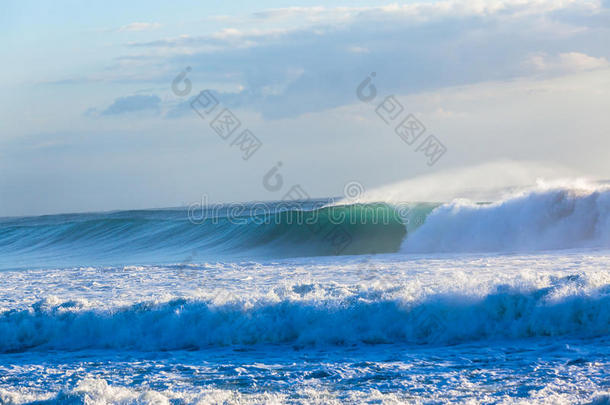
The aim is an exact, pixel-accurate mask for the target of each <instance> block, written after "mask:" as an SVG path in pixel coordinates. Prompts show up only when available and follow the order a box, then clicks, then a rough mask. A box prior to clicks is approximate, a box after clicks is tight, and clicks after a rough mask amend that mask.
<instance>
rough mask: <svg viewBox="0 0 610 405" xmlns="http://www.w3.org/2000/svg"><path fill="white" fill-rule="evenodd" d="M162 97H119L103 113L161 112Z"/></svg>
mask: <svg viewBox="0 0 610 405" xmlns="http://www.w3.org/2000/svg"><path fill="white" fill-rule="evenodd" d="M160 104H161V99H160V98H159V97H158V96H156V95H154V94H153V95H135V96H127V97H119V98H117V99H116V100H114V102H113V103H112V104H111V105H109V106H108V108H106V109H105V110H104V111H102V113H101V115H118V114H125V113H134V112H152V113H159V110H160Z"/></svg>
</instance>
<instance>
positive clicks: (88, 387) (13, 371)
mask: <svg viewBox="0 0 610 405" xmlns="http://www.w3.org/2000/svg"><path fill="white" fill-rule="evenodd" d="M271 207H272V209H271V211H270V212H269V213H267V214H266V216H264V218H262V219H261V216H260V215H259V214H258V213H257V212H258V211H257V212H254V210H248V209H246V210H244V211H241V212H240V213H239V219H240V220H239V221H236V220H235V218H231V217H230V212H229V211H228V210H223V209H220V210H216V211H215V213H214V215H215V216H214V217H211V216H210V215H209V214H210V213H209V212H204V213H203V214H204V215H202V216H201V218H199V219H198V220H197V221H193V218H192V215H191V218H190V219H189V213H190V214H192V212H191V211H192V210H189V209H167V210H150V211H123V212H111V213H99V214H70V215H52V216H43V217H29V218H4V219H0V268H1V269H2V271H0V278H1V282H2V289H0V313H1V314H0V403H3V404H4V403H6V404H24V403H36V404H47V403H48V404H52V403H70V404H75V403H76V404H79V403H87V404H94V403H95V404H104V403H121V404H148V403H151V404H152V403H154V404H170V403H171V404H191V403H198V404H216V403H223V404H239V403H291V404H296V403H299V404H300V403H303V404H309V403H320V404H327V403H507V404H513V403H519V404H520V403H548V404H557V403H565V404H571V403H586V404H608V403H610V377H609V375H610V357H609V356H610V346H609V343H610V190H609V189H608V188H607V187H605V186H601V185H596V186H586V187H584V186H583V187H581V186H574V185H555V186H538V187H534V188H528V189H522V190H521V191H519V192H516V193H512V194H511V195H510V196H507V197H505V198H503V199H501V200H497V201H481V200H474V201H470V200H463V199H462V200H453V201H451V202H447V203H441V202H438V201H432V200H430V202H414V200H410V201H406V202H405V201H402V202H400V204H399V203H397V202H396V201H395V200H394V201H389V200H388V201H384V200H383V199H375V200H374V201H364V200H362V201H347V202H345V201H344V202H342V203H339V204H337V203H332V202H330V201H321V203H320V201H305V202H300V203H299V205H298V206H295V207H291V208H290V209H288V210H285V209H280V208H278V207H279V205H273V204H272V205H271ZM274 207H275V208H274ZM221 208H222V207H221ZM225 208H226V207H225ZM299 215H305V217H307V216H310V217H311V216H312V215H315V219H316V221H315V224H314V225H315V226H313V227H312V225H311V224H307V223H305V222H300V221H299V220H298V219H299ZM378 215H384V216H385V217H386V218H387V220H384V221H379V220H378V219H379V218H378V217H377V216H378ZM337 217H339V218H341V219H342V221H340V222H339V223H337V221H335V220H333V219H336V218H337ZM339 230H340V231H341V232H343V233H341V235H347V239H346V238H343V239H341V238H339V239H337V237H336V236H337V235H338V234H339V233H338V231H339ZM338 240H339V241H340V242H341V243H337V241H338Z"/></svg>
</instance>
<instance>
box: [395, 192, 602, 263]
mask: <svg viewBox="0 0 610 405" xmlns="http://www.w3.org/2000/svg"><path fill="white" fill-rule="evenodd" d="M583 247H599V248H608V247H610V189H608V187H606V186H603V187H602V186H589V185H585V184H580V185H573V184H572V185H560V184H553V183H551V184H540V185H539V186H538V187H537V188H535V189H528V190H527V191H524V192H521V193H519V194H517V195H512V196H510V197H508V198H506V199H504V200H501V201H499V202H495V203H491V204H477V203H475V202H472V201H469V200H456V201H454V202H452V203H448V204H444V205H442V206H440V207H438V208H436V209H435V210H434V211H433V212H432V213H431V214H430V215H429V216H428V217H427V218H426V221H425V222H424V224H423V225H422V226H421V227H420V228H419V229H417V230H416V231H415V232H413V233H412V234H411V235H409V237H408V238H407V239H406V240H405V241H404V242H403V246H402V250H403V251H404V252H503V251H504V252H505V251H536V250H548V249H571V248H583Z"/></svg>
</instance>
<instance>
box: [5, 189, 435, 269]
mask: <svg viewBox="0 0 610 405" xmlns="http://www.w3.org/2000/svg"><path fill="white" fill-rule="evenodd" d="M236 207H237V206H236V205H223V206H216V207H214V209H209V208H208V209H206V210H205V211H201V212H198V213H197V212H193V210H186V209H167V210H142V211H122V212H112V213H96V214H70V215H51V216H42V217H28V218H11V219H3V220H0V256H1V258H0V267H1V268H4V269H8V268H22V267H49V266H57V267H62V266H75V265H88V266H91V265H122V264H134V263H139V264H142V263H146V264H162V263H180V262H190V261H193V260H197V259H205V258H213V259H219V258H223V257H231V258H239V257H248V258H261V257H262V258H282V257H298V256H325V255H341V254H343V255H345V254H348V255H351V254H370V253H388V252H396V251H398V250H399V249H400V245H401V242H402V240H403V239H404V238H405V236H406V234H407V232H408V231H410V230H411V229H412V228H413V227H414V226H417V224H419V223H421V222H423V218H424V217H425V215H427V214H428V213H429V212H430V211H431V210H432V209H433V207H434V206H433V205H430V204H428V205H426V204H419V205H417V204H416V205H412V206H403V207H396V206H392V205H389V204H385V203H375V204H349V205H334V206H326V205H324V201H315V202H312V201H306V202H301V203H291V204H290V205H289V206H287V205H285V204H282V203H271V204H269V203H267V204H265V205H264V208H265V209H262V208H263V205H262V204H246V205H240V206H239V209H236Z"/></svg>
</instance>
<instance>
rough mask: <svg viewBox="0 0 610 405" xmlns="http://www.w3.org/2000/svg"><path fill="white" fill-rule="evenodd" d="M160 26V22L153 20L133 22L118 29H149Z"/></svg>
mask: <svg viewBox="0 0 610 405" xmlns="http://www.w3.org/2000/svg"><path fill="white" fill-rule="evenodd" d="M158 28H161V24H159V23H154V22H133V23H131V24H127V25H124V26H122V27H121V28H119V31H149V30H156V29H158Z"/></svg>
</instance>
